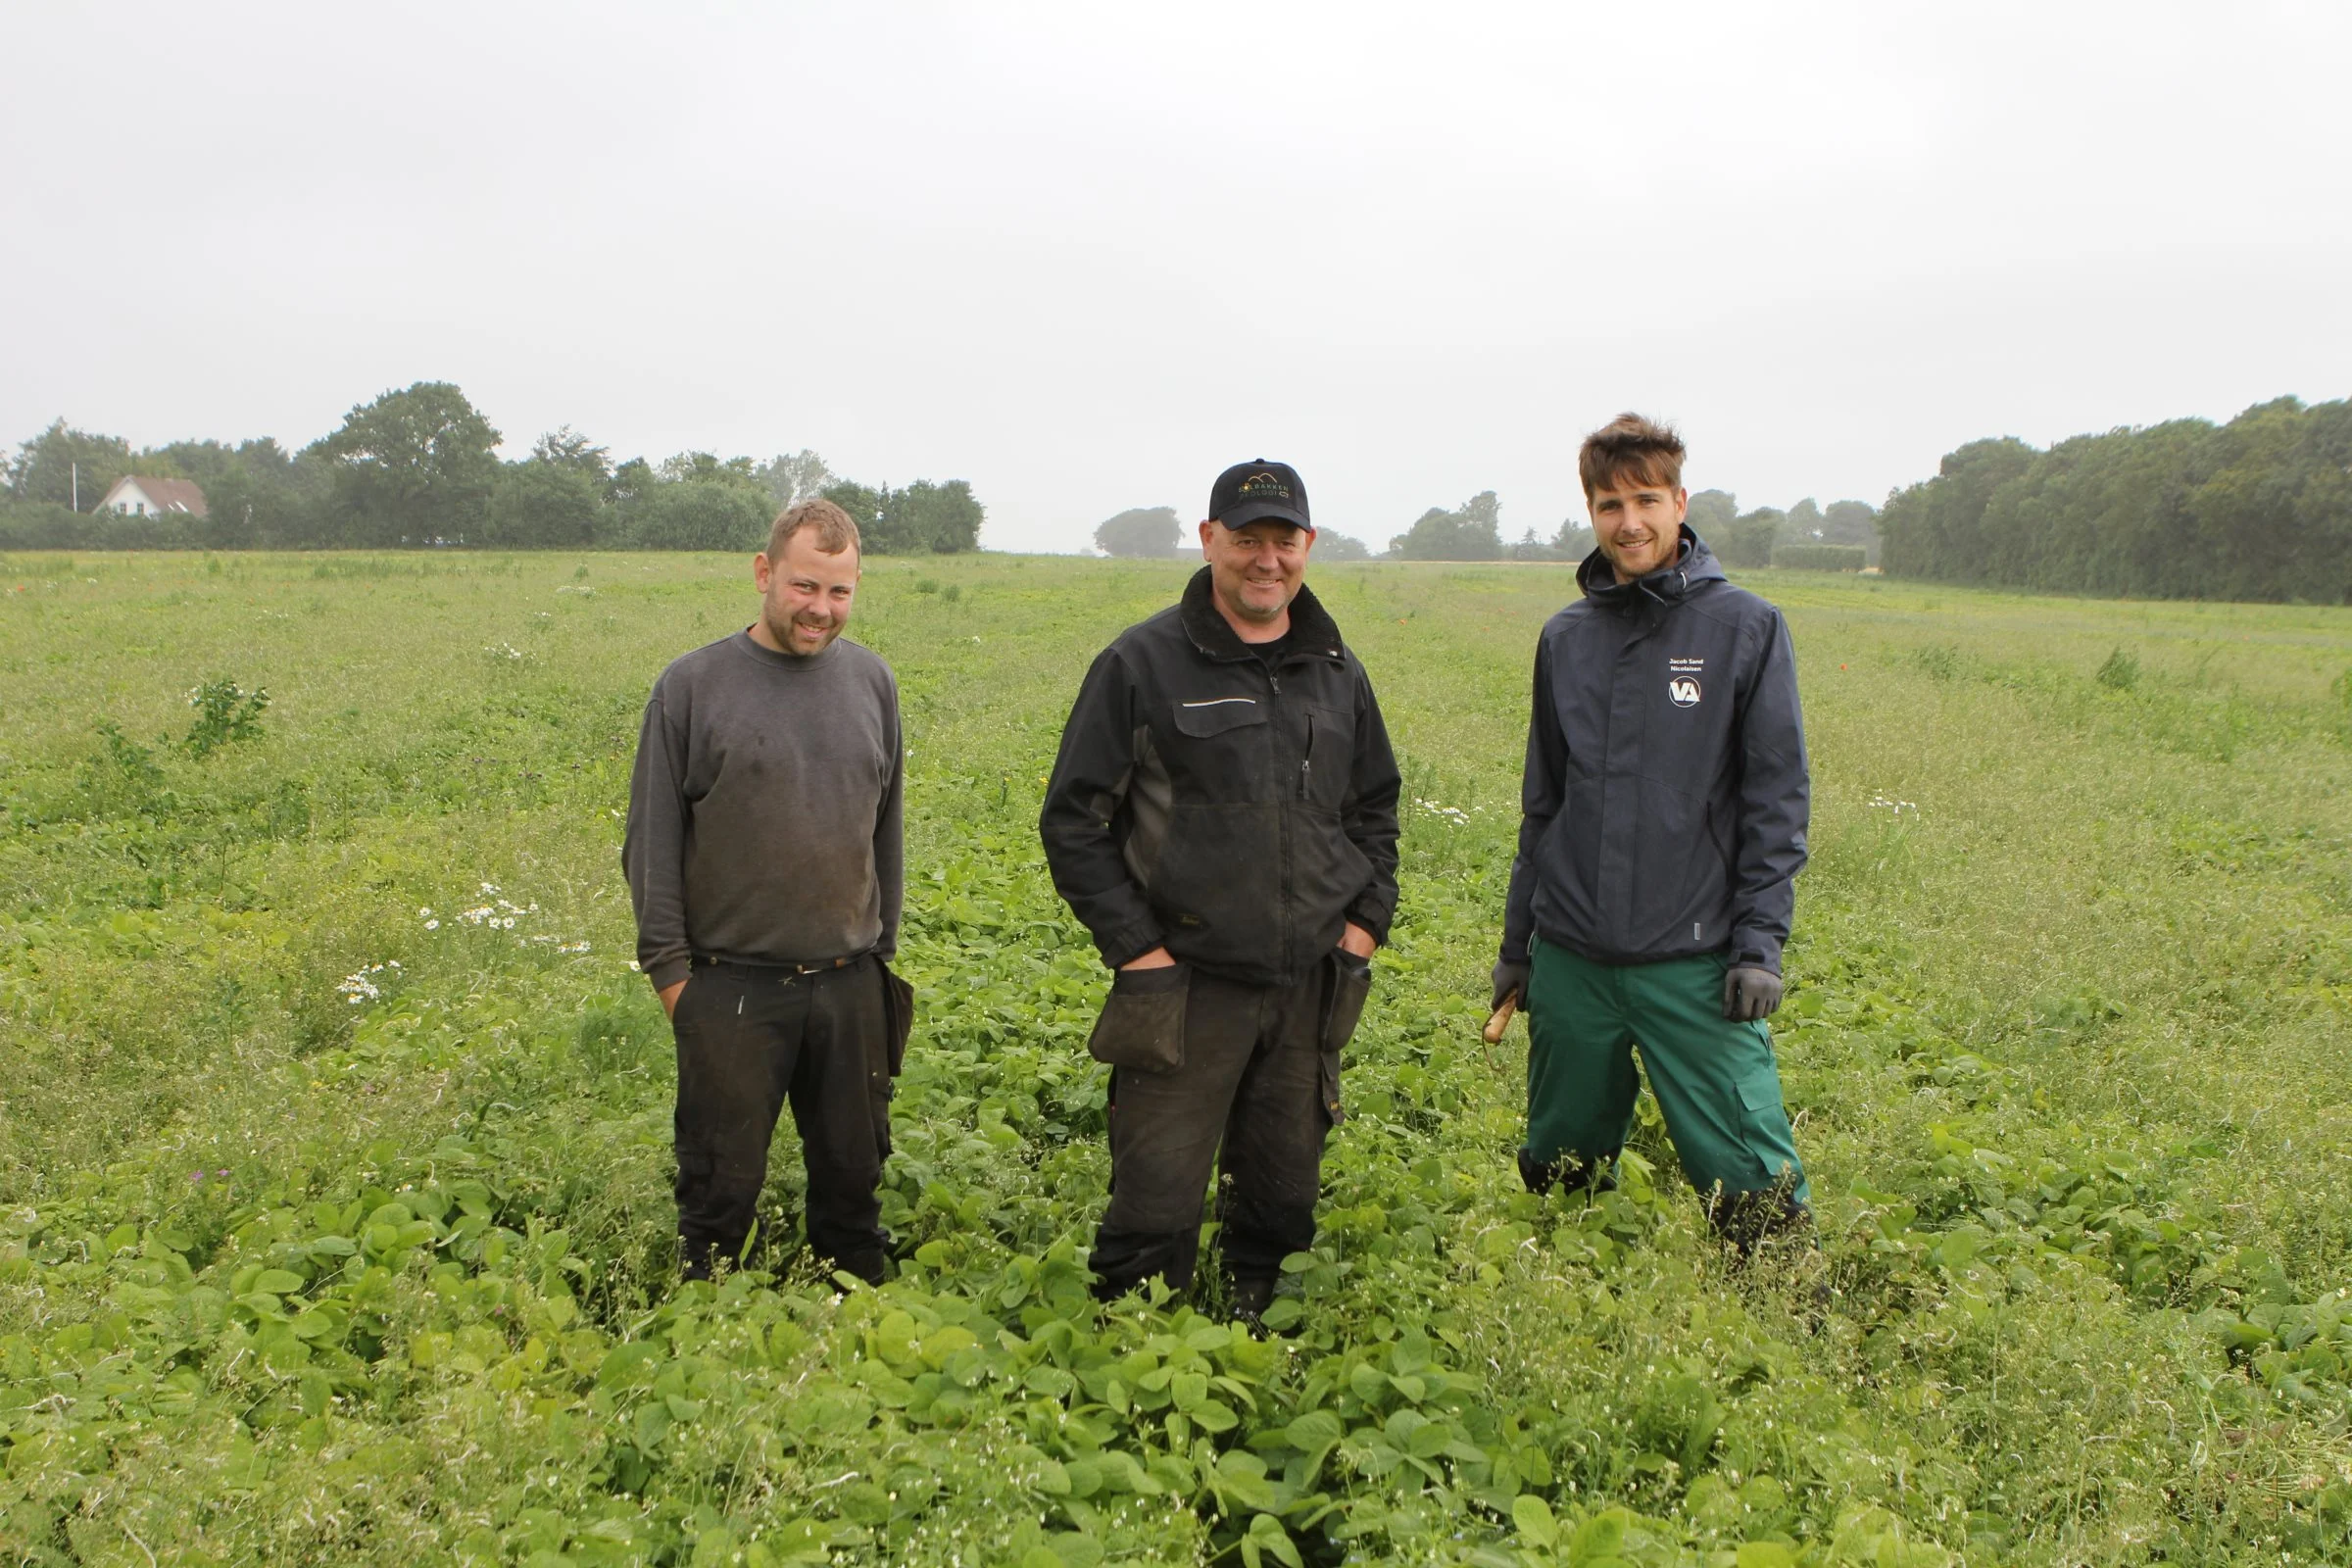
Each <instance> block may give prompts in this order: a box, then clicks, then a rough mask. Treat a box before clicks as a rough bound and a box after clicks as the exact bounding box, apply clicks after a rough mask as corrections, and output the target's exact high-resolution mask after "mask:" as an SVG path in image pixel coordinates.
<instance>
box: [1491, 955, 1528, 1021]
mask: <svg viewBox="0 0 2352 1568" xmlns="http://www.w3.org/2000/svg"><path fill="white" fill-rule="evenodd" d="M1529 968H1530V965H1528V964H1524V963H1513V962H1511V961H1510V960H1509V959H1508V958H1505V959H1504V960H1503V961H1502V962H1500V963H1498V964H1496V965H1495V1000H1494V1001H1493V1002H1490V1003H1488V1004H1487V1010H1488V1011H1489V1012H1493V1011H1494V1010H1495V1008H1496V1007H1499V1006H1501V1005H1502V999H1503V998H1505V997H1517V998H1518V999H1519V1007H1520V1010H1521V1011H1525V1010H1526V1008H1527V976H1528V972H1529Z"/></svg>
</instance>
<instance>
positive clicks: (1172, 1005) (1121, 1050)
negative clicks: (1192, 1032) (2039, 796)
mask: <svg viewBox="0 0 2352 1568" xmlns="http://www.w3.org/2000/svg"><path fill="white" fill-rule="evenodd" d="M1192 976H1193V970H1192V965H1190V964H1185V963H1168V964H1160V965H1158V966H1156V967H1154V968H1150V969H1121V970H1119V971H1118V972H1117V973H1116V974H1114V975H1112V976H1111V981H1110V995H1109V996H1107V997H1105V998H1103V1015H1102V1016H1101V1017H1099V1018H1097V1019H1096V1020H1095V1032H1094V1033H1093V1034H1092V1035H1090V1036H1089V1037H1088V1038H1087V1042H1086V1049H1087V1054H1089V1055H1092V1056H1093V1057H1094V1058H1095V1059H1096V1060H1097V1061H1103V1062H1108V1063H1109V1064H1110V1065H1111V1066H1113V1067H1132V1068H1136V1069H1138V1070H1140V1071H1143V1072H1174V1071H1175V1070H1176V1069H1177V1068H1179V1067H1181V1066H1183V1065H1184V1002H1185V995H1186V993H1187V992H1188V991H1189V990H1190V989H1191V987H1192Z"/></svg>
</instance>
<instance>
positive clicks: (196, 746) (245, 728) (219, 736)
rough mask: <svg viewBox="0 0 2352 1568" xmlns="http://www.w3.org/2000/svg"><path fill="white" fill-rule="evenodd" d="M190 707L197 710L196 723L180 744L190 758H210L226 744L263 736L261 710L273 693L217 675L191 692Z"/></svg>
mask: <svg viewBox="0 0 2352 1568" xmlns="http://www.w3.org/2000/svg"><path fill="white" fill-rule="evenodd" d="M188 706H189V707H190V708H193V709H194V710H196V722H195V723H193V724H191V725H190V726H188V733H187V735H186V736H185V737H184V738H183V739H182V740H181V741H180V743H179V744H180V746H181V747H182V749H184V750H185V751H186V752H187V754H188V755H189V756H191V757H210V756H211V755H212V754H213V753H214V752H216V751H218V750H220V749H221V747H223V746H228V745H232V744H234V743H236V742H239V741H252V740H259V739H261V736H262V711H263V710H264V709H266V708H268V707H269V706H270V694H269V693H268V692H267V691H264V690H262V689H261V688H259V687H256V688H255V689H254V690H252V691H247V690H245V689H244V688H243V687H241V686H239V685H238V684H237V683H236V682H235V681H233V680H229V679H226V678H224V677H216V678H215V679H212V680H208V681H206V682H204V683H203V684H202V685H200V686H198V687H197V688H196V689H195V690H194V691H192V692H190V693H188Z"/></svg>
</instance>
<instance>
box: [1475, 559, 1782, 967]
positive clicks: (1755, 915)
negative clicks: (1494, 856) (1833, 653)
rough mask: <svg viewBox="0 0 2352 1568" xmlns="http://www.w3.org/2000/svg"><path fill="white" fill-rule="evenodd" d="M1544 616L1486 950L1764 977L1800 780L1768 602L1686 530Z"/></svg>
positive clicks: (1778, 630) (1513, 957) (1600, 572)
mask: <svg viewBox="0 0 2352 1568" xmlns="http://www.w3.org/2000/svg"><path fill="white" fill-rule="evenodd" d="M1576 578H1577V584H1578V586H1580V587H1581V588H1583V589H1584V592H1585V597H1584V598H1583V599H1582V600H1580V601H1579V602H1577V603H1575V604H1572V605H1570V606H1569V607H1568V608H1567V609H1565V610H1563V611H1561V612H1560V613H1558V614H1556V615H1554V616H1552V617H1551V619H1550V620H1549V621H1547V622H1545V623H1544V633H1543V636H1542V638H1541V640H1540V641H1539V642H1538V644H1537V649H1536V682H1535V711H1534V714H1533V717H1532V719H1531V721H1530V723H1529V725H1528V734H1527V771H1526V775H1525V779H1524V782H1523V784H1522V787H1521V790H1520V809H1521V811H1522V813H1523V814H1522V816H1521V818H1520V823H1519V855H1518V858H1517V859H1515V860H1514V861H1513V862H1512V864H1511V892H1510V903H1509V907H1508V909H1507V912H1506V913H1505V915H1504V920H1503V935H1502V956H1503V958H1504V959H1505V961H1508V962H1524V961H1525V960H1526V958H1527V951H1528V938H1529V936H1530V934H1531V933H1532V934H1534V935H1537V936H1541V937H1542V938H1543V939H1544V941H1546V942H1548V943H1551V944H1553V945H1554V946H1556V947H1561V948H1566V949H1568V950H1569V951H1571V952H1574V953H1578V954H1582V955H1583V956H1586V957H1588V958H1592V959H1593V960H1595V961H1597V962H1600V963H1652V962H1656V961H1658V960H1660V959H1665V958H1686V957H1690V956H1693V955H1696V954H1702V953H1722V954H1725V955H1727V956H1729V958H1730V960H1731V961H1732V962H1734V963H1739V964H1753V965H1756V966H1758V967H1761V968H1766V969H1770V970H1772V971H1774V972H1775V973H1778V972H1779V970H1780V967H1781V945H1782V944H1783V943H1784V942H1786V941H1787V940H1788V938H1789V916H1790V914H1791V913H1792V912H1793V911H1794V909H1795V907H1796V893H1795V885H1794V884H1795V878H1796V873H1797V871H1798V869H1799V868H1800V867H1802V866H1803V865H1804V863H1805V823H1806V817H1807V814H1808V809H1809V806H1810V802H1811V794H1812V790H1811V784H1810V782H1809V780H1808V778H1807V776H1806V769H1805V734H1804V721H1803V718H1802V716H1801V715H1800V714H1799V713H1798V711H1797V704H1796V656H1795V653H1794V651H1793V650H1792V649H1791V648H1790V646H1789V626H1788V623H1787V622H1786V621H1785V620H1783V619H1782V618H1781V613H1780V612H1779V611H1778V610H1775V609H1774V608H1773V607H1772V606H1771V605H1769V604H1767V603H1765V602H1764V601H1763V600H1761V599H1759V598H1757V597H1756V596H1755V595H1754V594H1751V593H1749V592H1747V591H1746V590H1745V589H1743V588H1735V587H1733V586H1732V585H1731V584H1730V583H1729V582H1726V581H1725V580H1724V576H1723V568H1722V566H1720V565H1719V564H1716V561H1715V557H1714V554H1713V553H1712V552H1711V551H1709V550H1708V549H1707V547H1706V544H1705V543H1704V542H1703V541H1702V540H1700V538H1699V537H1698V535H1697V534H1695V533H1693V532H1691V529H1690V528H1689V527H1685V528H1684V529H1683V549H1682V556H1681V559H1680V561H1679V562H1677V564H1674V565H1672V566H1667V567H1664V568H1662V569H1661V570H1658V571H1654V572H1652V573H1650V574H1649V575H1648V576H1646V577H1643V578H1641V579H1640V580H1638V581H1635V582H1631V583H1620V582H1618V581H1617V580H1616V575H1615V573H1614V572H1612V571H1611V570H1610V568H1609V564H1608V561H1607V558H1605V557H1604V556H1602V555H1601V554H1600V553H1599V552H1597V551H1595V552H1594V553H1593V555H1591V556H1589V557H1587V558H1586V560H1585V563H1584V564H1583V565H1581V566H1579V567H1578V568H1577V573H1576Z"/></svg>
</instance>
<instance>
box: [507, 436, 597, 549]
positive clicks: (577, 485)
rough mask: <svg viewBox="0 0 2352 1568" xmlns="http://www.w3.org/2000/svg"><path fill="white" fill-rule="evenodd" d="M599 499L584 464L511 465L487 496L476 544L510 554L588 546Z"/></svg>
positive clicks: (594, 480) (537, 460)
mask: <svg viewBox="0 0 2352 1568" xmlns="http://www.w3.org/2000/svg"><path fill="white" fill-rule="evenodd" d="M543 439H544V438H543ZM603 495H604V489H603V486H602V485H601V484H600V483H599V481H598V479H597V477H596V475H595V471H594V469H593V468H591V467H589V466H585V465H577V466H575V465H572V464H567V463H565V462H564V461H562V460H560V459H559V460H558V461H554V462H550V461H547V460H545V459H542V458H536V457H534V458H532V459H531V460H530V461H529V462H528V463H511V464H509V465H507V466H506V469H505V471H503V472H502V473H500V474H499V476H498V487H497V488H496V489H495V490H493V491H492V492H491V495H490V512H489V515H488V516H487V517H485V518H484V519H483V526H482V542H483V543H484V544H489V545H498V546H503V547H505V548H507V549H510V550H553V549H559V548H566V547H569V548H578V547H580V546H583V545H588V544H593V543H594V542H595V540H596V535H597V511H598V508H599V505H600V503H601V501H602V499H603Z"/></svg>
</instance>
